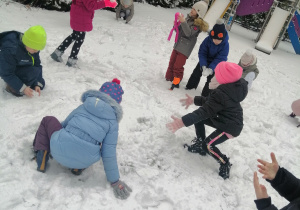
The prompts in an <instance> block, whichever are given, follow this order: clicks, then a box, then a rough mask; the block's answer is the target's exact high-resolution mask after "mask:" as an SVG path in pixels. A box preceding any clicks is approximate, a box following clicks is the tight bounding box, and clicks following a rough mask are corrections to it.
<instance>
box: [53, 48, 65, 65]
mask: <svg viewBox="0 0 300 210" xmlns="http://www.w3.org/2000/svg"><path fill="white" fill-rule="evenodd" d="M63 54H64V53H63V52H62V51H59V50H58V49H56V50H55V51H54V52H53V53H52V54H51V55H50V56H51V58H52V59H53V60H55V61H56V62H59V63H62V62H63V59H62V57H61V56H62V55H63Z"/></svg>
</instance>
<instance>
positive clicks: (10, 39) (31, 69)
mask: <svg viewBox="0 0 300 210" xmlns="http://www.w3.org/2000/svg"><path fill="white" fill-rule="evenodd" d="M46 39H47V35H46V32H45V30H44V28H43V27H42V26H39V25H37V26H32V27H31V28H29V29H28V30H27V31H25V33H24V34H23V33H21V32H17V31H7V32H3V33H0V77H1V78H2V79H3V80H4V81H5V82H6V84H7V86H6V91H7V92H9V93H11V94H13V95H15V96H17V97H20V96H23V95H26V96H28V97H32V96H33V91H36V92H37V93H38V94H39V95H40V94H41V90H43V88H44V87H45V80H44V79H43V71H42V70H43V67H42V66H41V60H40V55H39V51H40V50H42V49H44V48H45V45H46Z"/></svg>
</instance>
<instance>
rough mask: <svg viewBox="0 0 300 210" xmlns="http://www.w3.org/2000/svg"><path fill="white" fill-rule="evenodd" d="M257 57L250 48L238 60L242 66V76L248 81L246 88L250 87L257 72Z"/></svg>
mask: <svg viewBox="0 0 300 210" xmlns="http://www.w3.org/2000/svg"><path fill="white" fill-rule="evenodd" d="M256 64H257V58H256V56H255V55H254V54H253V53H252V50H247V51H246V52H245V53H244V54H243V55H242V57H241V59H240V61H239V66H240V67H242V68H243V75H242V78H244V79H245V80H246V81H247V82H248V90H250V88H251V87H252V83H253V81H254V80H255V79H256V77H257V76H258V74H259V70H258V68H257V66H256Z"/></svg>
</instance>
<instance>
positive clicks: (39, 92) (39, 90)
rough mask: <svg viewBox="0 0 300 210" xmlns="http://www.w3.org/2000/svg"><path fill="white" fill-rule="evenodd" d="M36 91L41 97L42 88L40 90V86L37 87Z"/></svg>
mask: <svg viewBox="0 0 300 210" xmlns="http://www.w3.org/2000/svg"><path fill="white" fill-rule="evenodd" d="M34 90H35V92H37V93H38V94H39V96H40V95H41V88H40V86H35V88H34Z"/></svg>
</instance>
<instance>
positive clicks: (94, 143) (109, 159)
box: [33, 79, 131, 199]
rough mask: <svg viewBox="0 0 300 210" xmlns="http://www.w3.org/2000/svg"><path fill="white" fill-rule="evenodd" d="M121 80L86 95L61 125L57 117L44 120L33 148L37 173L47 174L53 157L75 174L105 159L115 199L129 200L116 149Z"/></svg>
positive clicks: (105, 168)
mask: <svg viewBox="0 0 300 210" xmlns="http://www.w3.org/2000/svg"><path fill="white" fill-rule="evenodd" d="M123 93H124V92H123V90H122V87H121V86H120V80H118V79H113V81H112V82H106V83H104V84H103V85H102V87H101V88H100V91H97V90H88V91H86V92H85V93H83V95H82V97H81V100H82V102H83V104H82V105H80V106H79V107H77V108H76V109H75V110H73V111H72V112H71V114H70V115H69V116H68V117H67V118H66V120H65V121H63V122H62V123H60V122H59V121H58V120H57V119H56V118H55V117H52V116H47V117H44V118H43V120H42V122H41V124H40V127H39V129H38V130H37V133H36V136H35V139H34V142H33V147H34V151H35V153H36V161H37V170H38V171H41V172H45V171H46V166H47V162H48V159H49V154H50V153H51V155H52V156H53V158H54V159H55V160H56V161H57V162H59V163H60V164H61V165H63V166H65V167H68V168H71V169H72V170H71V172H72V173H73V174H75V175H80V174H81V172H82V171H83V170H84V169H85V168H87V167H89V166H91V165H92V164H94V163H95V162H97V161H99V160H100V159H101V158H102V161H103V165H104V170H105V173H106V177H107V180H108V181H109V182H110V183H111V185H112V187H113V190H114V193H115V196H116V197H117V198H120V199H126V198H127V197H128V196H129V192H131V189H130V188H129V187H128V186H127V185H126V184H125V183H124V182H122V181H121V180H119V178H120V175H119V169H118V164H117V155H116V147H117V141H118V130H119V122H120V120H121V119H122V116H123V111H122V107H121V106H120V103H121V101H122V95H123Z"/></svg>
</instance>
